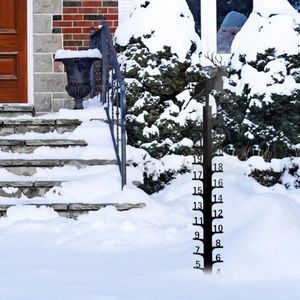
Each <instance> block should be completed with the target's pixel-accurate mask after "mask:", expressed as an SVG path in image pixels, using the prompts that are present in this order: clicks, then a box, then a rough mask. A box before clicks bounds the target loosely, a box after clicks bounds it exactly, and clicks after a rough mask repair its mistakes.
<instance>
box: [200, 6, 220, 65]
mask: <svg viewBox="0 0 300 300" xmlns="http://www.w3.org/2000/svg"><path fill="white" fill-rule="evenodd" d="M204 12H205V13H204ZM201 42H202V55H201V64H202V65H204V66H207V65H211V62H210V61H209V60H208V59H207V58H205V55H212V54H213V53H214V54H216V53H217V1H216V0H201Z"/></svg>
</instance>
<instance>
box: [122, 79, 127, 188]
mask: <svg viewBox="0 0 300 300" xmlns="http://www.w3.org/2000/svg"><path fill="white" fill-rule="evenodd" d="M120 91H121V99H120V101H121V103H120V104H121V105H120V109H121V163H122V165H121V176H122V189H123V187H124V185H126V184H127V176H126V143H127V141H126V90H125V85H124V83H122V84H121V85H120Z"/></svg>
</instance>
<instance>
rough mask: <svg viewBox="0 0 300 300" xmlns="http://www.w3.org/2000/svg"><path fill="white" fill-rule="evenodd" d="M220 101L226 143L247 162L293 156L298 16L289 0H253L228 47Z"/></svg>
mask: <svg viewBox="0 0 300 300" xmlns="http://www.w3.org/2000/svg"><path fill="white" fill-rule="evenodd" d="M232 49H233V53H234V54H233V56H232V58H231V62H230V65H229V69H230V76H229V78H228V80H227V81H226V84H225V87H226V89H227V93H226V95H225V97H223V98H220V102H221V103H220V104H221V107H222V114H223V117H224V120H225V131H226V133H227V134H226V141H225V143H226V144H227V145H228V144H232V145H234V146H235V148H236V149H237V153H238V154H239V156H240V157H242V158H246V157H248V156H250V155H252V154H253V151H254V150H257V151H258V152H260V153H261V154H263V155H264V156H265V158H271V157H284V156H287V155H295V153H296V152H297V148H298V147H299V144H300V56H299V49H300V16H299V14H298V13H297V12H296V10H294V9H293V7H292V6H291V5H290V4H289V3H288V2H287V0H276V1H272V5H269V1H267V0H260V1H258V0H257V1H255V2H254V10H253V13H252V14H251V15H250V17H249V19H248V21H247V23H246V24H245V25H244V27H243V28H242V30H241V31H240V32H239V33H238V35H237V36H236V38H235V40H234V43H233V45H232Z"/></svg>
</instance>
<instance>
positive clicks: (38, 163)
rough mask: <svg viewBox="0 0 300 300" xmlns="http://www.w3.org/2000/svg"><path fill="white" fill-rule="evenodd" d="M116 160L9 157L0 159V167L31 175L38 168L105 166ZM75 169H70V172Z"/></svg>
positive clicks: (112, 163)
mask: <svg viewBox="0 0 300 300" xmlns="http://www.w3.org/2000/svg"><path fill="white" fill-rule="evenodd" d="M116 164H117V160H116V159H112V160H108V159H11V160H0V168H3V169H5V170H7V171H9V172H11V173H14V174H16V175H23V176H32V175H33V174H35V173H37V170H38V168H46V169H47V172H48V173H49V170H48V169H51V168H55V167H59V168H63V167H65V166H73V167H76V169H80V168H85V167H88V166H105V165H116ZM74 171H76V170H74V169H73V170H72V173H73V172H74ZM55 172H61V170H59V169H57V168H56V169H55ZM5 176H7V175H5Z"/></svg>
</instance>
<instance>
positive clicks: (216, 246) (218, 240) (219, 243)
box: [215, 239, 223, 248]
mask: <svg viewBox="0 0 300 300" xmlns="http://www.w3.org/2000/svg"><path fill="white" fill-rule="evenodd" d="M215 248H223V246H222V243H221V240H220V239H217V240H216V245H215Z"/></svg>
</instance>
